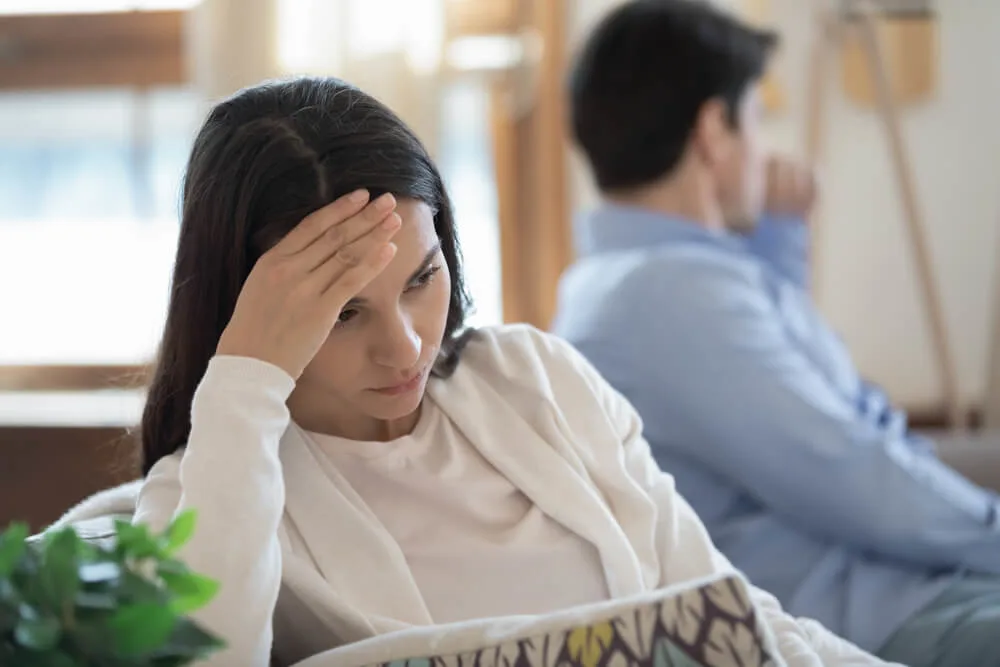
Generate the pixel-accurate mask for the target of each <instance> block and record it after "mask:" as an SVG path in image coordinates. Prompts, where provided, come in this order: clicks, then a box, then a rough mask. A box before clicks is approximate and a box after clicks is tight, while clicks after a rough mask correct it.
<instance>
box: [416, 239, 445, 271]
mask: <svg viewBox="0 0 1000 667" xmlns="http://www.w3.org/2000/svg"><path fill="white" fill-rule="evenodd" d="M439 250H441V242H440V241H438V242H437V243H435V244H434V247H433V248H431V249H430V250H429V251H428V252H427V254H426V255H424V261H422V262H420V266H418V267H417V270H416V271H414V272H413V274H412V275H411V276H410V280H411V281H413V280H416V279H417V278H419V277H420V274H421V273H423V272H424V269H426V268H427V265H428V264H430V263H431V260H432V259H434V255H436V254H438V251H439Z"/></svg>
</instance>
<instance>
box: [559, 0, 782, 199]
mask: <svg viewBox="0 0 1000 667" xmlns="http://www.w3.org/2000/svg"><path fill="white" fill-rule="evenodd" d="M777 42H778V37H777V35H776V34H775V33H773V32H770V31H765V30H757V29H754V28H751V27H750V26H747V25H744V24H743V23H741V22H740V21H738V20H737V19H736V18H734V17H732V16H730V15H728V14H725V13H723V12H722V11H720V10H718V9H716V8H714V7H713V6H712V5H711V4H709V3H708V2H702V1H698V0H631V1H630V2H626V3H625V4H624V5H622V6H621V7H619V8H617V9H615V10H614V11H612V12H611V13H610V14H609V15H608V16H607V17H605V18H604V19H603V20H602V21H601V23H600V24H599V25H598V26H597V28H596V29H595V30H594V31H593V33H592V34H591V35H590V37H589V39H588V40H587V42H586V44H585V45H584V47H583V49H582V51H581V52H580V54H579V56H578V58H577V61H576V63H575V65H574V67H573V70H572V72H571V74H570V81H569V98H570V107H571V114H572V127H573V134H574V137H575V139H576V141H577V143H578V144H579V145H580V147H581V148H582V149H583V151H584V153H585V154H586V156H587V159H588V160H589V162H590V166H591V168H592V170H593V172H594V176H595V179H596V181H597V185H598V187H599V188H600V189H601V190H604V191H613V190H622V189H628V188H635V187H639V186H642V185H646V184H648V183H650V182H652V181H655V180H657V179H659V178H661V177H663V176H664V175H666V174H669V173H670V172H671V171H673V170H674V168H675V167H676V166H677V164H678V163H679V162H680V160H681V158H682V157H683V155H684V152H685V149H686V148H687V145H688V140H689V137H690V135H691V132H692V130H693V129H694V126H695V123H696V121H697V118H698V113H699V111H700V110H701V109H702V107H703V106H704V104H705V103H706V102H708V101H709V100H711V99H721V100H722V101H723V102H724V103H725V104H726V106H727V107H728V112H729V119H730V122H731V123H732V124H733V126H734V127H736V124H737V122H738V109H739V103H740V100H741V99H742V98H743V96H744V94H745V93H746V92H747V90H748V88H749V87H750V86H751V85H752V84H753V83H754V82H756V81H757V80H759V79H760V78H761V76H762V75H763V73H764V70H765V68H766V66H767V61H768V58H769V56H770V53H771V51H772V50H773V49H774V48H775V46H776V45H777Z"/></svg>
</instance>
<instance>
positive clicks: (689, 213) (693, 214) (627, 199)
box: [604, 175, 725, 231]
mask: <svg viewBox="0 0 1000 667" xmlns="http://www.w3.org/2000/svg"><path fill="white" fill-rule="evenodd" d="M604 198H605V199H606V200H607V201H608V202H611V203H613V204H622V205H624V206H632V207H635V208H641V209H645V210H647V211H653V212H654V213H661V214H663V215H665V216H668V217H671V218H678V219H681V220H685V221H687V222H690V223H691V224H694V225H698V226H699V227H704V228H705V229H709V230H712V231H723V230H724V229H725V223H724V222H723V217H722V210H721V208H720V207H719V204H718V202H717V201H716V200H715V197H714V196H713V195H712V193H711V192H710V191H709V189H708V187H707V184H705V183H704V181H702V180H700V179H698V178H696V177H695V176H693V175H692V176H685V175H677V176H674V177H671V178H670V179H669V180H667V179H664V180H660V181H657V182H655V183H651V184H649V185H647V186H643V187H641V188H636V189H634V190H628V191H617V192H605V193H604Z"/></svg>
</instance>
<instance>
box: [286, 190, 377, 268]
mask: <svg viewBox="0 0 1000 667" xmlns="http://www.w3.org/2000/svg"><path fill="white" fill-rule="evenodd" d="M368 197H369V194H368V191H367V190H355V191H354V192H351V193H349V194H346V195H344V196H343V197H340V198H339V199H336V200H334V201H332V202H331V203H329V204H327V205H326V206H324V207H323V208H320V209H318V210H316V211H313V212H312V213H310V214H309V215H307V216H306V217H305V218H303V219H302V222H300V223H299V224H298V225H296V226H295V228H294V229H293V230H292V231H290V232H288V234H286V235H285V237H284V238H283V239H281V240H280V241H279V242H278V243H277V244H275V246H274V248H272V249H271V252H273V253H275V254H277V255H285V256H287V255H294V254H295V253H297V252H301V251H302V250H304V249H305V248H307V247H309V246H310V245H311V244H312V243H313V242H314V241H316V240H317V239H319V238H321V237H322V236H323V235H324V234H325V233H326V232H327V230H329V229H330V228H331V227H333V226H334V225H337V224H339V223H341V222H343V221H344V220H347V219H348V218H350V217H352V216H354V215H356V214H357V213H358V212H359V211H361V210H362V209H363V208H364V207H365V204H367V203H368Z"/></svg>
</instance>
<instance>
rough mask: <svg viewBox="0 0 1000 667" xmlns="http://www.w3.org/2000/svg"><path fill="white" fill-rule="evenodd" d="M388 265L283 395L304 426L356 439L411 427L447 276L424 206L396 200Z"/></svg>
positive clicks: (442, 317) (446, 296) (436, 336)
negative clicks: (396, 220)
mask: <svg viewBox="0 0 1000 667" xmlns="http://www.w3.org/2000/svg"><path fill="white" fill-rule="evenodd" d="M396 212H397V213H398V214H399V216H400V217H401V218H402V220H403V224H402V227H401V228H400V230H399V231H398V232H397V233H396V236H395V237H394V238H393V242H394V243H395V244H396V247H397V252H396V256H395V257H393V259H392V261H391V262H390V263H389V265H388V267H386V269H385V270H384V271H383V272H382V273H381V274H379V276H378V277H376V278H375V280H373V281H372V282H371V283H369V284H368V286H367V287H365V288H364V289H363V290H362V291H361V292H360V293H358V295H357V296H356V297H355V298H354V299H352V300H351V301H350V302H348V303H347V304H346V305H345V306H344V309H343V311H342V312H341V315H340V318H339V320H338V322H337V325H336V326H335V327H334V329H333V330H332V331H331V332H330V336H329V338H328V339H327V341H326V343H324V344H323V346H322V347H321V348H320V350H319V352H318V353H317V354H316V356H315V357H314V359H313V361H312V363H310V364H309V365H308V366H307V367H306V369H305V372H304V373H303V374H302V377H301V378H300V379H299V382H298V384H297V386H296V389H295V392H294V393H293V395H292V397H291V399H290V400H289V407H290V409H291V411H292V415H293V417H294V418H295V419H296V421H297V422H298V423H299V424H300V425H302V426H303V427H304V428H306V429H309V430H313V431H319V432H324V433H330V434H333V435H340V436H343V437H348V438H352V439H356V440H385V439H390V438H395V437H399V436H400V435H403V434H405V433H408V432H409V430H410V429H412V427H413V424H414V423H415V421H416V417H417V415H418V408H419V407H420V402H421V400H422V398H423V395H424V390H425V387H426V385H427V378H428V376H429V374H430V370H431V366H432V365H433V364H434V361H435V359H436V358H437V355H438V350H439V349H440V347H441V341H442V338H443V337H444V329H445V322H446V320H447V316H448V304H449V301H450V296H451V275H450V274H449V272H448V265H447V264H446V263H445V261H444V255H443V254H442V253H441V247H440V242H439V240H438V237H437V232H436V231H435V229H434V216H433V212H432V211H431V209H430V207H428V206H427V205H426V204H424V203H422V202H419V201H416V200H412V199H402V200H400V201H399V203H398V205H397V208H396Z"/></svg>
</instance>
